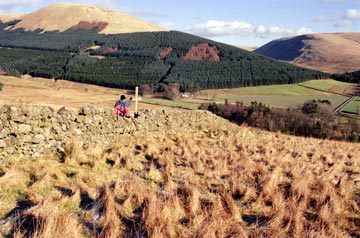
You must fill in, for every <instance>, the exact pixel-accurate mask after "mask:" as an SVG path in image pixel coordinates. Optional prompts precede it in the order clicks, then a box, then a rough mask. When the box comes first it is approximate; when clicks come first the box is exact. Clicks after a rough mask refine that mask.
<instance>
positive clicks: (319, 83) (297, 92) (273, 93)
mask: <svg viewBox="0 0 360 238" xmlns="http://www.w3.org/2000/svg"><path fill="white" fill-rule="evenodd" d="M302 85H303V86H302ZM353 85H354V84H349V83H344V82H338V81H335V80H330V79H328V80H310V81H306V82H303V83H301V84H282V85H270V86H257V87H242V88H231V89H209V90H202V91H199V92H197V93H195V94H194V97H193V98H192V99H186V100H184V99H178V100H175V101H171V100H166V99H160V98H144V99H143V100H142V102H143V103H149V104H155V105H162V106H169V107H180V108H186V109H197V108H198V106H199V105H200V104H201V103H206V102H217V103H224V102H225V100H227V101H228V102H229V103H236V102H243V103H244V104H250V103H251V102H253V101H257V102H262V103H264V104H266V105H268V106H272V107H281V108H288V107H298V106H300V105H302V104H304V103H305V102H306V101H310V100H313V99H315V100H329V101H330V102H331V107H332V108H335V107H337V106H338V105H339V104H341V103H342V102H343V101H345V100H346V99H347V97H346V96H342V95H339V94H337V93H333V92H334V89H335V91H336V89H344V88H347V87H352V86H353ZM304 86H305V87H304ZM309 87H310V88H309ZM316 89H319V90H316ZM325 91H329V92H325ZM354 107H355V108H356V105H355V106H354ZM355 112H356V109H355Z"/></svg>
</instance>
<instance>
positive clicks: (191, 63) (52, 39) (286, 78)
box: [0, 4, 327, 91]
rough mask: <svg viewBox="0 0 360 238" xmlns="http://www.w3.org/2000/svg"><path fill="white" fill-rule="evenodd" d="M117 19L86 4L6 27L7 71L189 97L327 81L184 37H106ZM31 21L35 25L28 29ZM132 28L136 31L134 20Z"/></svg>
mask: <svg viewBox="0 0 360 238" xmlns="http://www.w3.org/2000/svg"><path fill="white" fill-rule="evenodd" d="M69 12H74V13H77V14H71V15H77V16H78V17H76V19H77V20H76V21H75V20H72V17H70V18H69V19H70V20H69V19H68V18H67V16H65V15H69V14H67V13H69ZM84 12H86V14H85V13H84ZM88 12H90V14H89V13H88ZM110 13H111V14H115V13H114V12H110ZM110 13H109V11H105V10H102V9H98V8H95V7H87V6H86V7H85V6H84V5H78V4H55V5H50V6H48V7H44V8H42V9H40V10H38V11H36V12H34V13H30V14H27V15H24V16H23V18H22V20H20V21H12V22H5V23H4V22H2V23H0V47H2V48H1V49H0V69H1V71H2V72H6V73H7V74H8V75H9V74H10V75H17V76H19V75H21V74H30V75H32V76H40V77H45V78H58V79H59V78H60V79H66V80H72V81H77V82H82V83H91V84H98V85H102V86H108V87H120V88H127V89H128V88H133V87H134V86H135V85H142V84H148V85H151V86H152V87H153V88H154V89H157V88H159V86H160V84H163V83H179V84H180V86H181V90H191V91H196V90H200V89H207V88H233V87H241V86H257V85H269V84H287V83H298V82H302V81H305V80H310V79H318V78H324V77H326V76H327V75H325V74H324V73H321V72H318V71H312V70H307V69H304V68H300V67H296V66H294V65H291V64H288V63H284V62H280V61H277V60H273V59H270V58H268V57H264V56H261V55H259V54H255V53H252V52H248V51H245V50H242V49H239V48H236V47H233V46H230V45H226V44H222V43H219V42H215V41H211V40H208V39H205V38H201V37H197V36H194V35H191V34H186V33H182V32H177V31H152V32H132V33H122V34H98V32H100V33H103V32H104V31H105V30H106V29H108V27H109V26H110V23H108V22H107V21H105V20H106V17H103V16H104V14H105V16H108V14H110ZM64 14H65V15H64ZM98 16H100V18H97V17H98ZM88 17H90V18H88ZM63 18H64V20H63ZM29 19H30V20H29ZM119 19H123V18H121V17H120V18H119ZM27 22H28V23H29V22H30V23H31V24H30V25H28V26H25V25H24V24H25V23H26V24H27ZM67 22H70V24H67ZM34 25H35V26H34ZM117 25H119V26H120V28H121V27H122V25H121V24H120V23H119V24H117ZM130 25H131V27H132V29H136V28H133V25H134V26H136V25H137V24H136V21H135V20H134V19H132V20H131V21H130ZM21 26H23V27H25V28H19V27H21ZM50 26H51V28H49V27H50ZM127 26H129V25H127ZM27 27H28V28H27ZM31 29H33V30H31ZM35 29H36V30H35ZM121 29H123V28H121ZM147 29H148V30H149V28H147ZM59 31H60V32H59Z"/></svg>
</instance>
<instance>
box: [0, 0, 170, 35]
mask: <svg viewBox="0 0 360 238" xmlns="http://www.w3.org/2000/svg"><path fill="white" fill-rule="evenodd" d="M5 17H6V16H0V20H2V19H4V20H5V21H8V20H14V19H16V20H20V21H19V22H17V23H16V24H15V25H13V26H10V27H9V28H8V29H12V30H14V29H19V28H24V29H25V30H27V31H34V30H36V29H42V30H43V31H54V30H58V31H65V30H68V29H79V28H83V29H92V28H94V27H95V26H98V30H99V33H104V34H118V33H130V32H151V31H166V29H164V28H162V27H159V26H156V25H153V24H150V23H148V22H145V21H142V20H139V19H137V18H135V17H132V16H129V15H127V14H124V13H120V12H115V11H110V10H105V9H101V8H97V7H93V6H89V5H85V4H74V3H56V4H52V5H48V6H46V7H43V8H41V9H39V10H37V11H34V12H32V13H29V14H24V15H17V16H8V18H5Z"/></svg>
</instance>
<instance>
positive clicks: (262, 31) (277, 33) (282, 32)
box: [254, 26, 313, 38]
mask: <svg viewBox="0 0 360 238" xmlns="http://www.w3.org/2000/svg"><path fill="white" fill-rule="evenodd" d="M254 33H255V35H256V36H259V37H261V38H277V37H285V36H293V35H304V34H310V33H313V31H312V30H311V28H306V27H301V28H299V29H288V28H282V27H279V26H270V27H267V28H265V27H264V26H259V27H257V28H256V30H255V32H254Z"/></svg>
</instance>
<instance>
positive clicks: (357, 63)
mask: <svg viewBox="0 0 360 238" xmlns="http://www.w3.org/2000/svg"><path fill="white" fill-rule="evenodd" d="M255 52H256V53H259V54H262V55H265V56H268V57H272V58H274V59H279V60H285V61H288V62H291V63H293V64H295V65H298V66H302V67H306V68H311V69H315V70H321V71H324V72H327V73H343V72H346V71H355V70H359V69H360V33H359V32H357V33H326V34H308V35H301V36H294V37H287V38H282V39H279V40H274V41H271V42H270V43H268V44H266V45H264V46H262V47H260V48H258V49H256V50H255Z"/></svg>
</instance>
